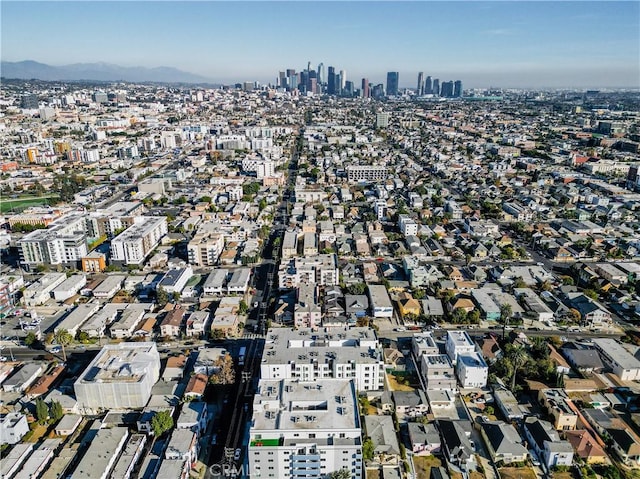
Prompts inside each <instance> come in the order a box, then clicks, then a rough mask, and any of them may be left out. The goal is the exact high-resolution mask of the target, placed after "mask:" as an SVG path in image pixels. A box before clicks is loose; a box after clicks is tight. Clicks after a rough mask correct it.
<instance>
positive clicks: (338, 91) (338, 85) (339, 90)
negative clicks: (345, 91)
mask: <svg viewBox="0 0 640 479" xmlns="http://www.w3.org/2000/svg"><path fill="white" fill-rule="evenodd" d="M335 84H336V95H341V94H342V75H341V74H340V73H336V76H335Z"/></svg>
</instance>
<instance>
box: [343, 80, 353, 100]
mask: <svg viewBox="0 0 640 479" xmlns="http://www.w3.org/2000/svg"><path fill="white" fill-rule="evenodd" d="M354 92H355V87H354V86H353V82H352V81H346V82H345V83H344V93H345V94H346V95H347V96H353V93H354Z"/></svg>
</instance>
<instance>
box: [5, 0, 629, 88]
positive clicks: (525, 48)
mask: <svg viewBox="0 0 640 479" xmlns="http://www.w3.org/2000/svg"><path fill="white" fill-rule="evenodd" d="M0 8H1V11H2V34H1V39H2V46H1V53H2V60H5V61H14V62H17V61H24V60H34V61H37V62H41V63H45V64H49V65H68V64H74V63H94V62H104V63H110V64H115V65H120V66H125V67H126V66H136V67H147V68H154V67H160V66H167V67H174V68H177V69H180V70H183V71H186V72H189V73H193V74H197V75H201V76H203V77H206V78H208V79H210V81H211V82H212V83H225V84H228V83H238V82H243V81H260V82H261V83H264V84H266V83H275V80H276V77H277V75H278V71H283V70H285V69H287V68H295V69H296V71H301V70H303V69H304V68H306V66H307V62H308V61H310V62H311V67H312V68H313V69H315V68H316V67H317V65H318V64H319V63H320V62H322V63H323V64H324V66H325V71H326V68H327V67H328V66H330V65H331V66H334V67H335V68H336V70H337V71H339V70H346V72H347V79H349V80H352V81H354V83H355V85H356V87H357V88H359V85H360V80H361V79H362V78H363V77H364V78H368V79H369V81H370V82H372V83H374V84H376V83H385V80H386V72H387V71H398V72H400V86H401V87H403V88H407V87H408V88H415V84H416V80H417V74H418V72H419V71H422V72H424V74H425V76H427V75H430V76H432V77H433V78H439V79H440V81H447V80H457V79H460V80H462V81H463V84H464V87H465V88H486V87H490V86H494V87H501V88H605V87H609V88H633V87H638V86H640V24H639V22H638V21H637V19H638V17H639V15H640V6H639V4H638V2H624V1H623V2H573V1H572V2H451V3H444V2H393V3H390V2H180V3H178V2H146V1H145V2H118V3H114V2H14V1H4V2H2V4H0ZM27 27H28V28H27ZM72 27H73V28H72Z"/></svg>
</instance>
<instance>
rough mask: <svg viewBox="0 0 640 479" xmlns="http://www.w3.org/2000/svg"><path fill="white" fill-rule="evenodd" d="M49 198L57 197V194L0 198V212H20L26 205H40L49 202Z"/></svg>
mask: <svg viewBox="0 0 640 479" xmlns="http://www.w3.org/2000/svg"><path fill="white" fill-rule="evenodd" d="M51 198H58V195H45V196H37V197H34V196H23V197H21V198H8V199H7V198H0V212H2V213H9V212H11V211H15V212H16V213H17V212H20V211H22V210H23V209H25V208H27V207H28V206H42V205H48V204H49V203H51V202H50V201H48V200H49V199H51Z"/></svg>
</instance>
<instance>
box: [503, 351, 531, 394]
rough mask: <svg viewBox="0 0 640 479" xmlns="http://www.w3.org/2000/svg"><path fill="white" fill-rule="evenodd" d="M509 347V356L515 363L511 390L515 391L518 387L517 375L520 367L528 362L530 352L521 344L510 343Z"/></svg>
mask: <svg viewBox="0 0 640 479" xmlns="http://www.w3.org/2000/svg"><path fill="white" fill-rule="evenodd" d="M507 349H508V351H507V356H508V357H509V359H510V360H511V363H512V364H513V375H512V376H511V391H514V390H515V387H516V376H517V375H518V369H520V368H521V367H522V366H523V365H524V364H525V363H526V362H527V358H528V354H527V351H526V350H525V349H524V346H522V345H521V344H518V345H515V346H514V345H510V347H509V348H507Z"/></svg>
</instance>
